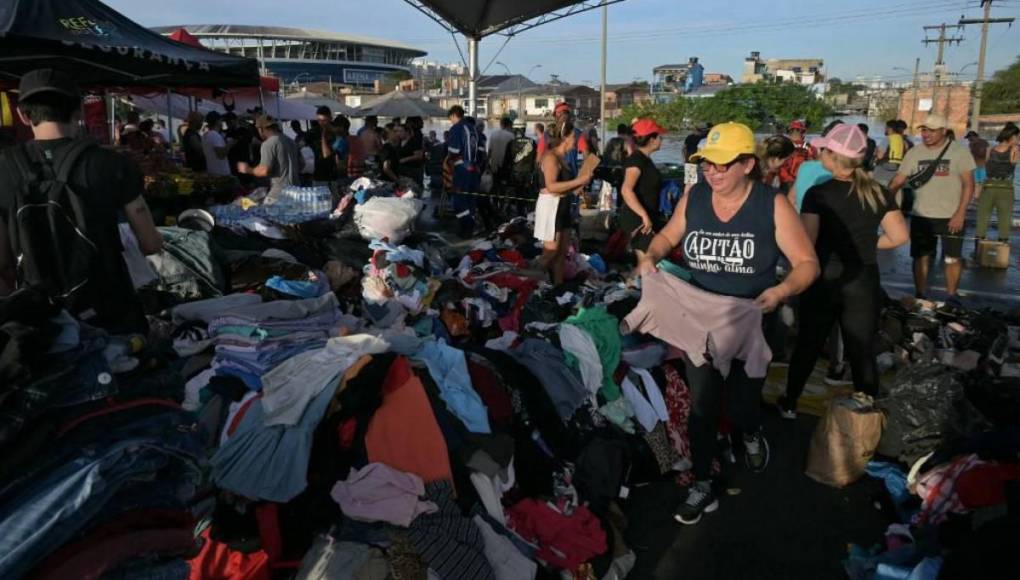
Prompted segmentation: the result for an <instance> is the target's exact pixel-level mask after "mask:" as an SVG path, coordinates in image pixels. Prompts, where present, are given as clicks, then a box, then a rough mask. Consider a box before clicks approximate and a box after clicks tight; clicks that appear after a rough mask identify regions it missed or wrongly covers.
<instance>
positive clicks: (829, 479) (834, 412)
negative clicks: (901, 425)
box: [805, 393, 885, 487]
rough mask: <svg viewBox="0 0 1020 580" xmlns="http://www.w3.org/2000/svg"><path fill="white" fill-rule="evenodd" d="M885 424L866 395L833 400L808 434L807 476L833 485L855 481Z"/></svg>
mask: <svg viewBox="0 0 1020 580" xmlns="http://www.w3.org/2000/svg"><path fill="white" fill-rule="evenodd" d="M884 424H885V415H883V414H882V412H881V411H879V410H878V409H876V408H875V406H874V401H872V399H871V397H869V396H868V395H865V394H863V393H856V394H855V395H854V396H853V397H843V398H837V399H833V400H832V401H831V402H830V403H829V408H828V410H827V411H826V413H825V416H824V417H822V420H821V421H820V422H819V423H818V426H817V427H816V428H815V432H814V434H813V435H812V436H811V444H810V446H809V448H808V460H807V471H806V472H805V473H806V475H807V476H808V477H810V478H811V479H813V480H815V481H817V482H819V483H824V484H826V485H831V486H833V487H843V486H846V485H849V484H851V483H853V482H855V481H857V480H858V479H860V477H861V476H862V475H864V468H865V466H866V465H867V464H868V461H870V460H871V457H872V456H873V455H874V454H875V448H876V447H878V441H879V439H881V437H882V427H883V425H884Z"/></svg>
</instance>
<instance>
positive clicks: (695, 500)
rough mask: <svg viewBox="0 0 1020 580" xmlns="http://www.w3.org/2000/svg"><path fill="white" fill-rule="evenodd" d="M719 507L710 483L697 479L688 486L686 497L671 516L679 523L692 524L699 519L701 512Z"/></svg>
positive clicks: (707, 511)
mask: <svg viewBox="0 0 1020 580" xmlns="http://www.w3.org/2000/svg"><path fill="white" fill-rule="evenodd" d="M717 509H719V500H718V499H716V497H715V494H714V493H712V484H711V482H708V481H698V482H695V484H694V485H692V486H691V487H690V489H689V490H688V492H687V499H686V500H684V503H682V504H680V507H678V508H677V509H676V513H675V514H673V518H674V519H675V520H676V521H678V522H680V523H681V524H687V525H692V524H696V523H698V522H699V521H701V514H704V513H712V512H714V511H715V510H717Z"/></svg>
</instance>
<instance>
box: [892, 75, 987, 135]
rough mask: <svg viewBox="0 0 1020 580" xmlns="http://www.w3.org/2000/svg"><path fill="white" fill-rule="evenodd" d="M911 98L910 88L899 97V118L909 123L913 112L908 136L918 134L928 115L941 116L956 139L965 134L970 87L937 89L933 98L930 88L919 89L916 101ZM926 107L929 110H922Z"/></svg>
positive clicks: (912, 94) (956, 86)
mask: <svg viewBox="0 0 1020 580" xmlns="http://www.w3.org/2000/svg"><path fill="white" fill-rule="evenodd" d="M913 96H914V91H913V89H911V88H907V89H906V90H904V91H903V94H902V95H900V108H899V118H900V119H903V120H904V121H906V122H907V123H910V122H911V112H912V111H913V125H912V126H911V127H910V129H909V132H910V134H912V135H916V134H917V133H918V131H919V129H918V127H919V126H920V124H921V123H922V122H924V118H925V117H926V116H928V114H929V113H937V114H939V115H943V116H944V117H945V118H946V120H948V121H949V128H950V129H952V130H953V131H955V132H956V135H957V137H962V136H963V135H964V134H965V133H966V132H967V125H968V122H969V120H970V96H971V95H970V87H968V86H963V85H952V86H944V87H937V88H936V89H935V90H934V97H933V90H932V87H921V88H919V89H918V90H917V99H916V100H914V99H913ZM926 105H928V106H930V110H927V111H925V110H922V108H924V107H925V106H926Z"/></svg>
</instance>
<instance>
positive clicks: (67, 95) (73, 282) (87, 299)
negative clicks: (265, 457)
mask: <svg viewBox="0 0 1020 580" xmlns="http://www.w3.org/2000/svg"><path fill="white" fill-rule="evenodd" d="M19 89H20V95H21V98H20V101H19V103H18V116H19V117H20V119H21V121H22V122H23V123H24V124H26V125H30V126H31V127H32V133H33V134H34V136H35V139H34V140H33V141H30V142H28V143H25V144H22V145H18V146H16V147H11V148H9V149H6V150H4V151H3V152H2V153H0V295H4V296H6V295H9V294H11V293H13V292H15V291H18V290H20V289H23V288H34V289H36V290H41V291H43V292H45V293H46V294H47V295H49V296H50V297H51V298H52V299H53V300H55V301H58V302H60V303H62V305H63V306H64V307H65V308H66V309H67V310H68V311H69V312H71V314H73V315H75V316H76V317H78V318H79V319H81V320H83V321H84V322H87V323H88V324H91V325H93V326H98V327H101V328H104V329H106V330H108V331H110V332H112V333H115V334H121V333H128V332H140V333H146V332H147V331H148V324H147V323H146V319H145V312H144V311H143V309H142V304H141V301H140V300H139V298H138V296H137V295H136V293H135V290H134V285H133V284H132V282H131V276H130V274H129V273H128V269H127V264H126V263H125V261H124V257H123V254H122V253H123V246H122V245H121V234H120V228H119V226H118V216H119V215H120V214H123V216H124V217H125V218H126V221H127V223H128V225H129V226H130V229H131V232H132V233H133V234H134V236H135V238H136V239H137V240H138V245H139V248H140V249H141V251H142V252H143V253H145V254H157V253H159V252H160V250H161V249H162V246H163V238H162V236H161V235H160V233H159V231H158V230H157V229H156V226H155V225H154V224H153V220H152V214H151V213H150V212H149V208H148V206H147V205H146V203H145V199H144V198H143V197H142V192H143V190H144V183H143V177H142V172H141V170H140V169H139V167H138V166H137V165H136V164H135V163H134V162H132V161H131V160H130V159H128V158H127V157H126V156H124V155H122V154H120V153H117V152H115V151H111V150H108V149H103V148H101V147H99V146H98V145H97V144H96V143H94V142H92V141H90V140H87V139H81V138H76V135H77V134H78V128H77V125H78V115H79V113H80V111H81V95H80V93H79V91H78V87H77V86H76V85H75V83H74V81H73V80H72V79H71V78H70V77H69V76H67V75H65V74H64V73H61V72H59V71H55V70H52V69H39V70H34V71H32V72H29V73H27V74H25V75H24V76H23V77H22V78H21V82H20V85H19Z"/></svg>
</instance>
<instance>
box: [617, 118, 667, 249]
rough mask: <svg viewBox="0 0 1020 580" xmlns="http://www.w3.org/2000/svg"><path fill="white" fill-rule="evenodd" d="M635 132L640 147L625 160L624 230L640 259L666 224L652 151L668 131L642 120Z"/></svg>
mask: <svg viewBox="0 0 1020 580" xmlns="http://www.w3.org/2000/svg"><path fill="white" fill-rule="evenodd" d="M631 131H632V133H633V135H634V144H635V145H636V146H637V147H636V149H635V150H634V153H632V154H631V155H630V156H629V157H627V158H626V159H625V160H624V162H623V168H624V177H623V187H621V188H620V194H621V196H622V198H623V203H622V204H621V205H620V229H622V230H623V231H624V232H626V233H627V235H628V236H630V239H631V242H630V247H631V248H632V249H633V250H634V253H635V254H636V255H637V258H638V260H640V259H641V258H642V257H643V256H644V254H645V252H646V251H647V250H648V244H650V243H651V242H652V238H654V237H655V232H657V231H659V230H661V229H662V226H664V225H666V218H665V216H664V215H662V212H661V211H659V192H660V191H661V190H662V174H661V173H660V172H659V169H658V168H657V167H656V166H655V163H653V162H652V153H655V152H656V151H658V150H659V148H661V147H662V136H663V135H664V134H665V133H666V130H665V129H663V128H662V127H660V126H658V125H657V124H656V123H655V121H653V120H651V119H638V120H636V121H634V125H633V126H632V127H631Z"/></svg>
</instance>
